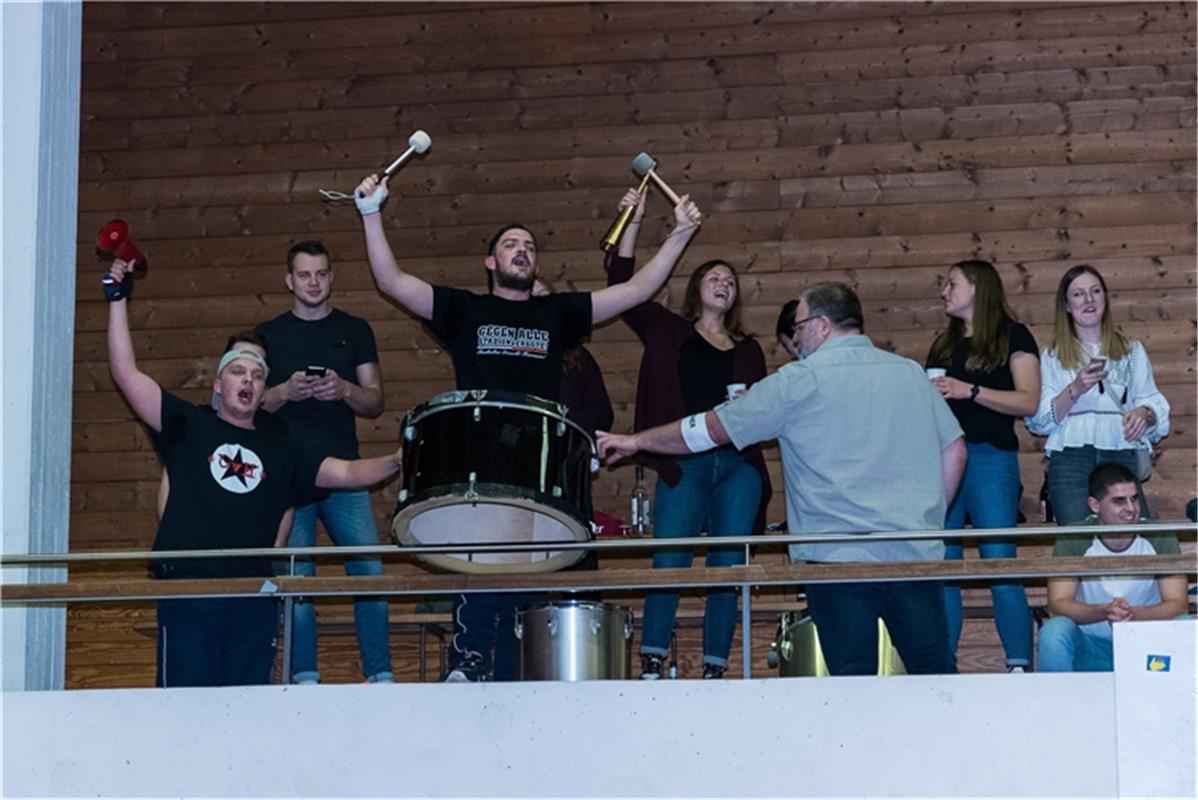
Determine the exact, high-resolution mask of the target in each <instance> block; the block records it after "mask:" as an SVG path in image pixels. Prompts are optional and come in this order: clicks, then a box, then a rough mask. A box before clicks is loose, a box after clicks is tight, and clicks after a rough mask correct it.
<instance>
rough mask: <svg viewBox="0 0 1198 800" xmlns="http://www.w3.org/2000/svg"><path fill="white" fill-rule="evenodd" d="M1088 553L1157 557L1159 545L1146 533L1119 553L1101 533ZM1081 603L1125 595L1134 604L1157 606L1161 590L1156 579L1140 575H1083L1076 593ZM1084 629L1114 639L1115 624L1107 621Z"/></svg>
mask: <svg viewBox="0 0 1198 800" xmlns="http://www.w3.org/2000/svg"><path fill="white" fill-rule="evenodd" d="M1086 555H1087V556H1154V555H1157V552H1156V548H1154V547H1153V546H1152V544H1151V543H1150V542H1149V541H1148V540H1147V539H1145V538H1144V537H1143V536H1137V537H1136V538H1135V540H1134V541H1132V543H1131V546H1130V547H1128V548H1127V549H1126V550H1120V551H1119V552H1115V551H1114V550H1111V549H1110V548H1109V547H1107V546H1106V545H1105V544H1103V543H1102V540H1101V539H1099V538H1098V537H1097V536H1095V537H1094V541H1093V542H1091V543H1090V547H1089V549H1087V550H1086ZM1074 597H1075V598H1076V599H1077V601H1078V602H1079V603H1088V604H1090V605H1103V606H1105V605H1106V604H1107V603H1109V602H1111V601H1112V600H1114V599H1115V598H1116V597H1122V598H1123V599H1124V600H1126V601H1127V604H1128V605H1130V606H1133V607H1135V606H1154V605H1156V604H1157V603H1159V602H1160V601H1161V593H1160V589H1159V588H1158V586H1157V581H1156V578H1137V577H1134V576H1127V575H1112V576H1107V577H1101V576H1100V577H1096V578H1082V579H1081V580H1080V581H1078V586H1077V594H1076V595H1075V596H1074ZM1081 629H1082V631H1083V632H1085V633H1088V634H1090V635H1091V636H1100V637H1102V638H1103V639H1110V638H1112V633H1111V623H1109V622H1107V621H1106V620H1102V621H1101V622H1092V623H1089V624H1087V625H1082V626H1081Z"/></svg>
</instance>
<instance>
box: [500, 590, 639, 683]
mask: <svg viewBox="0 0 1198 800" xmlns="http://www.w3.org/2000/svg"><path fill="white" fill-rule="evenodd" d="M516 638H517V639H519V640H520V679H521V680H525V681H587V680H605V679H614V680H620V679H624V678H627V677H628V675H629V673H630V672H631V666H630V665H631V661H632V611H630V610H629V609H628V608H626V607H624V606H613V605H609V604H608V603H597V602H591V601H585V600H567V601H563V602H559V603H541V604H540V605H535V606H533V607H532V608H525V609H521V610H520V611H517V612H516Z"/></svg>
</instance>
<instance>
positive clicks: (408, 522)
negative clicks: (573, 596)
mask: <svg viewBox="0 0 1198 800" xmlns="http://www.w3.org/2000/svg"><path fill="white" fill-rule="evenodd" d="M505 488H508V489H510V487H505ZM391 531H392V533H393V535H394V536H395V540H396V541H397V542H398V543H399V544H400V545H422V544H425V545H428V544H471V545H475V544H502V543H508V542H511V543H534V542H546V543H560V542H585V541H588V540H590V539H591V532H590V530H589V528H588V527H586V526H585V525H584V524H583V523H582V522H580V521H579V520H578V519H577V518H576V517H575V516H574V515H572V514H570V513H568V512H566V511H563V510H559V509H555V508H553V507H550V506H547V505H545V504H543V503H538V502H535V501H533V500H531V499H527V498H523V497H513V496H510V495H502V494H497V495H496V496H491V497H487V496H482V493H480V496H479V497H478V498H477V499H475V500H473V501H467V500H466V499H465V498H464V497H463V496H461V495H457V494H444V495H440V496H433V497H427V498H425V499H422V500H421V499H418V500H416V501H414V502H411V503H409V504H407V505H405V506H404V507H402V508H401V509H400V510H399V511H398V512H397V513H396V515H395V520H394V521H393V522H392V525H391ZM584 556H586V551H585V550H565V551H563V550H552V549H545V550H525V551H520V552H509V553H425V554H418V555H417V558H419V559H420V560H421V561H424V562H425V563H428V564H432V565H434V566H437V567H440V568H442V569H447V570H450V571H452V572H473V573H484V572H553V571H554V570H559V569H563V568H565V567H568V566H571V565H572V564H575V563H577V562H578V561H580V560H581V559H582V558H583V557H584Z"/></svg>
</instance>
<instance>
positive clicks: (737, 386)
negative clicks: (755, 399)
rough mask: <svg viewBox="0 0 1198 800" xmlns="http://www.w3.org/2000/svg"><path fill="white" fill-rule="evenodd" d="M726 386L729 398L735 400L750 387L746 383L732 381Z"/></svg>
mask: <svg viewBox="0 0 1198 800" xmlns="http://www.w3.org/2000/svg"><path fill="white" fill-rule="evenodd" d="M726 388H727V390H728V399H729V400H735V399H736V398H738V397H740V396H741V395H742V394H744V393H745V392H746V391H748V388H749V387H748V385H747V384H744V383H730V384H728V386H727V387H726Z"/></svg>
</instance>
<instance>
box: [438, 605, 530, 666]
mask: <svg viewBox="0 0 1198 800" xmlns="http://www.w3.org/2000/svg"><path fill="white" fill-rule="evenodd" d="M548 599H549V595H547V594H545V593H544V592H473V593H471V594H459V595H455V596H454V599H453V640H452V644H453V658H452V659H451V660H452V661H453V662H454V663H455V664H456V663H459V662H460V661H461V660H462V658H463V657H464V656H466V655H467V654H470V653H475V654H477V655H480V656H482V659H483V664H484V665H485V666H484V669H485V671H486V672H487V673H488V675H489V677H490V678H491V680H495V681H514V680H518V679H519V677H520V646H519V643H518V642H517V640H516V612H517V611H519V610H520V609H522V608H528V607H529V606H534V605H536V604H537V603H543V602H545V601H546V600H548Z"/></svg>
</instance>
